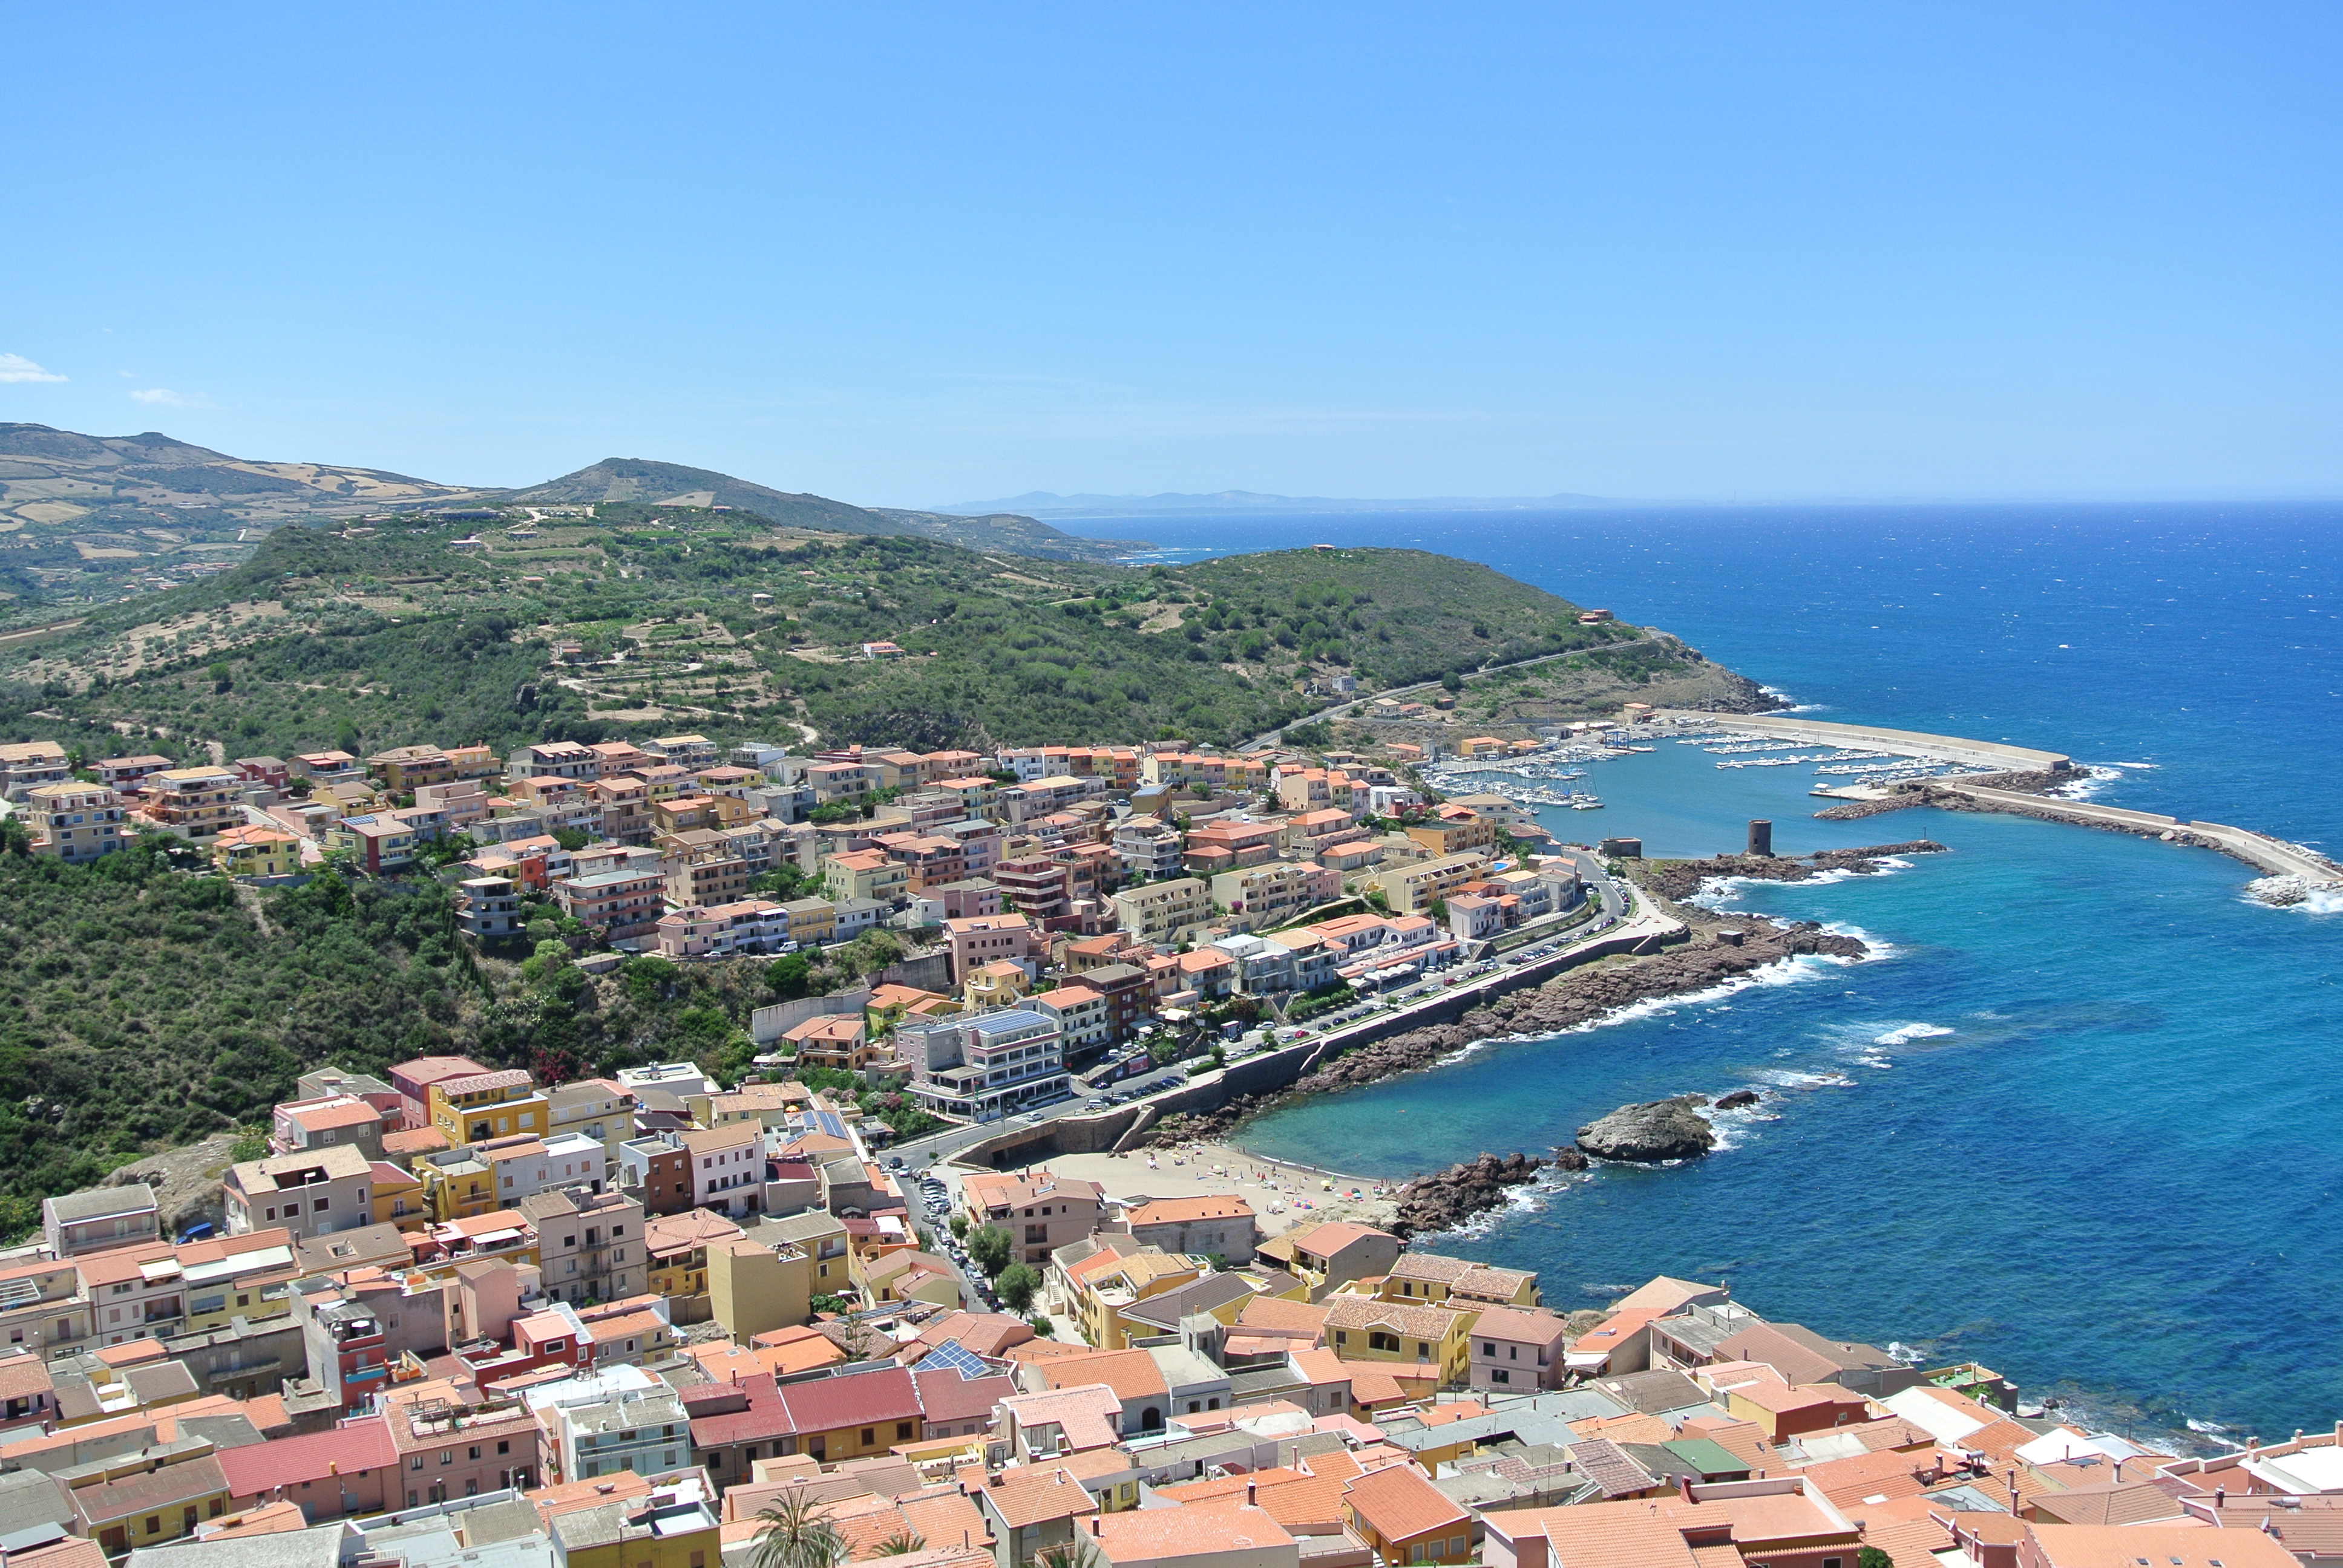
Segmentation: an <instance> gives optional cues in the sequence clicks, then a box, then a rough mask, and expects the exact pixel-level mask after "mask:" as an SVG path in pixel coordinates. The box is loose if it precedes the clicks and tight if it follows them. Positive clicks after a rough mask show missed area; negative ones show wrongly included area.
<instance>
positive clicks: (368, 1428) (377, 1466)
mask: <svg viewBox="0 0 2343 1568" xmlns="http://www.w3.org/2000/svg"><path fill="white" fill-rule="evenodd" d="M217 1457H218V1459H219V1463H220V1473H221V1475H222V1476H223V1477H225V1478H226V1482H227V1490H228V1495H229V1496H230V1497H239V1498H240V1497H258V1496H261V1495H263V1494H265V1493H270V1492H274V1491H275V1490H276V1489H277V1488H278V1487H280V1486H293V1485H297V1484H298V1483H301V1482H304V1481H317V1480H321V1479H323V1478H324V1477H326V1476H328V1475H333V1474H337V1473H348V1474H352V1475H355V1474H357V1473H358V1472H360V1471H363V1470H381V1469H384V1468H387V1467H388V1466H391V1465H395V1464H397V1462H398V1450H397V1446H396V1445H394V1444H393V1442H391V1436H390V1427H389V1424H388V1423H387V1422H385V1421H383V1420H382V1419H381V1418H380V1417H377V1418H375V1419H373V1420H371V1421H363V1422H356V1423H354V1424H352V1425H349V1426H336V1427H328V1428H327V1429H326V1430H325V1431H323V1432H304V1433H302V1434H301V1435H299V1436H297V1437H280V1438H276V1439H273V1440H271V1441H270V1442H248V1443H246V1444H244V1445H243V1446H241V1447H238V1448H223V1449H221V1450H220V1451H219V1452H218V1454H217Z"/></svg>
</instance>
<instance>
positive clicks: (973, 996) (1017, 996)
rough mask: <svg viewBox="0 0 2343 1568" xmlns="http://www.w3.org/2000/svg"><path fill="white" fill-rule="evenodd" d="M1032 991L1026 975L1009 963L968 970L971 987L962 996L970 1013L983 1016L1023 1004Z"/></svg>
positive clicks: (1001, 961)
mask: <svg viewBox="0 0 2343 1568" xmlns="http://www.w3.org/2000/svg"><path fill="white" fill-rule="evenodd" d="M1031 989H1032V982H1031V981H1030V980H1027V979H1026V978H1025V971H1024V970H1022V969H1021V968H1020V967H1019V966H1017V965H1016V964H1012V963H1011V962H1009V961H1008V960H1005V959H1003V960H996V961H994V962H992V963H989V964H981V965H979V966H978V967H977V968H975V969H972V970H969V972H968V983H967V984H966V986H965V987H963V988H962V995H963V997H964V998H965V1000H966V1001H967V1005H968V1010H969V1011H970V1012H982V1011H983V1010H986V1009H987V1008H995V1007H1009V1006H1011V1005H1012V1004H1014V1003H1016V1002H1019V1001H1021V1000H1024V997H1025V993H1026V992H1027V991H1029V990H1031Z"/></svg>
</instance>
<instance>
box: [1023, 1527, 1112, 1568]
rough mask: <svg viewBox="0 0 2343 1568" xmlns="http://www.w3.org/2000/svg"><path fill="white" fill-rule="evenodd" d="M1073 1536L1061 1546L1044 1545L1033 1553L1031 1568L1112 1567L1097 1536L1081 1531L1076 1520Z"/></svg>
mask: <svg viewBox="0 0 2343 1568" xmlns="http://www.w3.org/2000/svg"><path fill="white" fill-rule="evenodd" d="M1074 1523H1075V1530H1074V1538H1073V1539H1072V1540H1071V1541H1069V1542H1067V1543H1065V1544H1064V1545H1063V1546H1050V1547H1044V1548H1043V1549H1042V1550H1041V1551H1039V1552H1036V1553H1034V1554H1033V1568H1113V1563H1112V1560H1111V1559H1110V1558H1109V1557H1108V1556H1107V1554H1106V1552H1105V1550H1104V1549H1103V1548H1101V1546H1100V1545H1099V1543H1098V1538H1097V1537H1096V1536H1093V1535H1088V1534H1085V1533H1083V1532H1082V1530H1081V1521H1080V1520H1076V1521H1075V1522H1074Z"/></svg>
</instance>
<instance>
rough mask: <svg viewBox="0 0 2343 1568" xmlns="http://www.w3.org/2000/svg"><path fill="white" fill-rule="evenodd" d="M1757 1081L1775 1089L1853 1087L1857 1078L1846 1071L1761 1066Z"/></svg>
mask: <svg viewBox="0 0 2343 1568" xmlns="http://www.w3.org/2000/svg"><path fill="white" fill-rule="evenodd" d="M1756 1078H1757V1081H1758V1082H1760V1083H1763V1084H1765V1085H1767V1086H1768V1087H1770V1088H1774V1089H1852V1088H1854V1087H1855V1080H1854V1079H1852V1078H1849V1077H1848V1076H1847V1075H1846V1074H1845V1073H1844V1072H1809V1071H1804V1070H1800V1069H1797V1068H1791V1067H1775V1068H1761V1069H1759V1070H1758V1071H1757V1074H1756Z"/></svg>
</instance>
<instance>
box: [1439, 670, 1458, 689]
mask: <svg viewBox="0 0 2343 1568" xmlns="http://www.w3.org/2000/svg"><path fill="white" fill-rule="evenodd" d="M1440 688H1441V689H1442V690H1443V691H1462V690H1463V689H1464V678H1463V676H1461V675H1459V674H1457V673H1456V672H1455V671H1454V670H1453V669H1452V670H1450V671H1449V672H1448V673H1447V674H1445V675H1443V676H1442V677H1441V678H1440Z"/></svg>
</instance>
